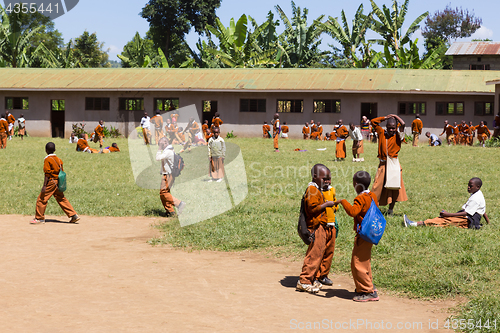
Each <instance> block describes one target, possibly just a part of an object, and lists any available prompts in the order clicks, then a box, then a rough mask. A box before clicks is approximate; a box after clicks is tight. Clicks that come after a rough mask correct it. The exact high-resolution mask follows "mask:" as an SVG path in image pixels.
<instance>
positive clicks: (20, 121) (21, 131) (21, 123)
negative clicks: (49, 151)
mask: <svg viewBox="0 0 500 333" xmlns="http://www.w3.org/2000/svg"><path fill="white" fill-rule="evenodd" d="M17 123H18V124H19V131H18V132H17V134H18V135H19V136H20V137H21V140H24V135H25V134H26V119H24V114H22V113H21V117H19V118H18V119H17Z"/></svg>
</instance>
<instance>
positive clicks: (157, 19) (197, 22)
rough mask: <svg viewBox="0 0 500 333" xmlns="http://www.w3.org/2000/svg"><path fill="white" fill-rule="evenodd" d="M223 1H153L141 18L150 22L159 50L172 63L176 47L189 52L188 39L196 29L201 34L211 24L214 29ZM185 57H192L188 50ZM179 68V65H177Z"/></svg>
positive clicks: (144, 9) (152, 35) (147, 5)
mask: <svg viewBox="0 0 500 333" xmlns="http://www.w3.org/2000/svg"><path fill="white" fill-rule="evenodd" d="M220 2H221V0H149V2H148V3H147V4H146V6H145V7H144V8H142V11H141V12H140V15H141V16H142V17H143V18H145V19H146V20H147V21H148V22H149V33H150V35H151V37H152V40H153V42H154V43H155V46H156V47H157V48H158V47H160V48H161V49H162V50H163V52H164V54H165V55H166V57H167V59H169V60H171V58H172V57H171V54H172V49H173V47H174V46H177V47H178V48H181V49H183V50H186V47H185V44H184V43H183V41H184V37H185V35H186V34H187V33H188V32H189V30H190V29H191V28H192V27H193V28H194V29H195V31H196V32H197V33H198V34H203V33H204V32H205V27H206V25H207V24H210V25H214V23H215V10H216V9H217V8H219V7H220ZM185 54H188V51H187V50H186V52H185ZM174 65H177V63H174Z"/></svg>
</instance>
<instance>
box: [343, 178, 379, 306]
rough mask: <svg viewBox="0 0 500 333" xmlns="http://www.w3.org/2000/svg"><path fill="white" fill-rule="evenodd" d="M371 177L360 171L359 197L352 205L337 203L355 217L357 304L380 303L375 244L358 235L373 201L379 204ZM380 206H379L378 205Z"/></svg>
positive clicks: (356, 184) (356, 181) (355, 181)
mask: <svg viewBox="0 0 500 333" xmlns="http://www.w3.org/2000/svg"><path fill="white" fill-rule="evenodd" d="M370 182H371V177H370V174H369V173H368V172H366V171H358V172H356V173H355V174H354V177H353V185H354V189H355V190H356V193H357V194H358V196H357V197H356V198H355V199H354V204H353V205H352V206H351V204H350V203H349V202H348V201H347V200H345V199H343V200H338V201H335V204H339V203H340V204H341V205H342V206H343V207H344V209H345V212H346V213H347V215H349V216H352V217H354V231H355V232H356V236H355V237H354V247H353V249H352V257H351V272H352V277H353V279H354V284H355V285H356V296H354V298H353V299H352V300H353V301H355V302H368V301H378V300H379V297H378V294H377V290H375V287H374V286H373V277H372V267H371V256H372V246H373V244H372V243H370V242H367V241H365V240H364V239H363V238H361V237H360V236H359V234H358V227H359V226H360V225H361V222H362V221H363V218H364V217H365V214H366V212H368V209H369V208H370V205H371V203H372V200H373V201H374V202H375V204H377V196H376V195H375V193H373V192H370V190H369V189H368V188H369V187H370ZM377 205H378V204H377Z"/></svg>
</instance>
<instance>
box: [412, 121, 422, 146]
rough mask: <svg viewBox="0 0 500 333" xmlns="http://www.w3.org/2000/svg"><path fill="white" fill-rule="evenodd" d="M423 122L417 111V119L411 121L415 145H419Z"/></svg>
mask: <svg viewBox="0 0 500 333" xmlns="http://www.w3.org/2000/svg"><path fill="white" fill-rule="evenodd" d="M422 127H423V123H422V120H421V119H420V115H419V114H418V113H417V114H416V115H415V120H413V121H412V122H411V132H412V134H413V147H417V146H418V137H419V136H420V135H421V134H422Z"/></svg>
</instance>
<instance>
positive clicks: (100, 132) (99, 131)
mask: <svg viewBox="0 0 500 333" xmlns="http://www.w3.org/2000/svg"><path fill="white" fill-rule="evenodd" d="M94 132H95V136H94V143H96V142H97V141H99V145H100V146H101V147H102V145H103V141H102V138H104V128H103V127H102V126H101V124H99V125H97V127H96V128H95V129H94Z"/></svg>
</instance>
